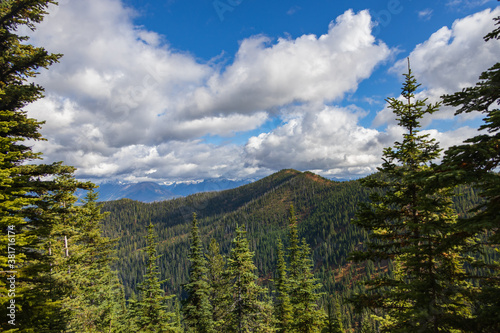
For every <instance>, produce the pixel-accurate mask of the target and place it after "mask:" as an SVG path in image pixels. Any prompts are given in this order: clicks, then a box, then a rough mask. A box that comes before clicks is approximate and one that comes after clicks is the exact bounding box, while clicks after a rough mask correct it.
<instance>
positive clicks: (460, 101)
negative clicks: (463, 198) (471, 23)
mask: <svg viewBox="0 0 500 333" xmlns="http://www.w3.org/2000/svg"><path fill="white" fill-rule="evenodd" d="M494 20H495V21H496V23H495V24H496V25H497V26H500V17H497V18H495V19H494ZM485 40H486V41H489V42H490V43H492V42H498V40H500V27H497V28H496V29H494V30H493V31H492V32H491V33H489V34H488V35H486V36H485ZM479 80H480V81H479V82H478V83H476V85H475V86H474V87H468V88H464V89H463V90H462V91H461V92H457V93H455V94H453V95H446V96H443V100H444V103H445V104H447V105H450V106H455V107H459V108H458V110H457V111H456V114H457V115H458V114H461V113H469V112H480V113H482V114H484V116H485V117H484V119H483V120H484V124H483V125H482V126H481V127H480V128H479V130H482V131H486V132H487V133H484V132H483V133H484V134H479V135H477V136H475V137H473V138H470V139H468V140H466V141H465V142H464V144H462V145H459V146H453V147H451V148H450V149H448V150H447V151H446V154H445V158H444V159H443V165H442V173H443V176H442V178H443V180H442V181H443V182H449V183H451V182H453V183H458V184H474V186H475V187H477V188H478V189H479V190H480V192H479V195H480V196H481V197H482V198H483V199H484V200H483V201H482V203H481V204H480V205H478V206H477V207H475V208H474V209H472V210H471V211H470V212H471V213H473V214H469V215H468V216H467V218H464V219H462V220H460V221H459V225H458V229H459V230H460V231H461V232H462V233H464V234H468V235H471V236H479V237H480V238H481V239H484V240H485V241H484V242H483V243H484V244H483V246H481V247H477V246H476V247H473V248H472V249H471V251H472V252H473V253H474V254H475V257H476V261H475V262H474V263H473V267H475V268H479V269H480V271H479V274H474V280H475V281H474V282H475V283H476V284H478V285H480V286H481V288H480V292H477V293H475V294H474V296H475V299H474V301H475V302H474V303H475V313H474V320H473V324H472V325H473V326H472V327H473V329H474V331H475V332H497V331H500V321H499V320H498V318H500V263H499V262H498V261H496V262H494V261H491V260H488V257H489V256H488V252H492V251H494V249H496V250H498V246H499V245H500V232H499V230H500V195H499V194H500V174H499V173H498V167H499V165H500V108H499V107H498V106H499V104H500V62H498V63H496V64H495V65H493V67H491V68H490V69H488V70H487V71H485V72H483V73H482V74H481V76H480V77H479ZM492 249H493V250H492Z"/></svg>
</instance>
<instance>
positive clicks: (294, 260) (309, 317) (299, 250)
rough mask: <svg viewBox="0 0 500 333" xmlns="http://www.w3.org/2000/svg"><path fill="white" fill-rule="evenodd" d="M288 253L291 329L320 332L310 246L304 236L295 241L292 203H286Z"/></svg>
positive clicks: (317, 286) (322, 316) (321, 319)
mask: <svg viewBox="0 0 500 333" xmlns="http://www.w3.org/2000/svg"><path fill="white" fill-rule="evenodd" d="M288 252H289V257H290V275H289V276H290V277H289V283H290V289H289V290H290V291H289V295H290V302H291V305H292V308H293V315H292V318H293V322H292V323H291V326H292V329H293V330H294V332H303V333H312V332H321V328H322V327H323V325H324V319H325V314H324V312H323V310H321V309H320V308H319V306H318V300H319V298H320V297H321V293H320V292H319V291H318V290H319V289H320V288H321V284H319V283H318V279H316V278H315V277H314V274H313V273H312V268H313V263H312V260H311V258H310V256H311V250H310V249H309V245H308V244H307V243H306V241H305V239H303V240H302V244H300V243H299V237H298V229H297V218H296V217H295V212H294V209H293V206H290V216H289V247H288Z"/></svg>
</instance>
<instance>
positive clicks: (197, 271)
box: [183, 214, 214, 333]
mask: <svg viewBox="0 0 500 333" xmlns="http://www.w3.org/2000/svg"><path fill="white" fill-rule="evenodd" d="M188 258H189V261H190V263H191V267H190V268H189V283H187V284H186V285H184V290H185V291H186V292H187V294H188V297H187V299H186V301H185V302H184V306H183V312H184V321H185V323H186V326H187V327H188V328H189V329H191V330H192V331H193V332H199V333H210V332H214V325H213V320H212V306H211V304H210V302H209V294H210V289H209V284H208V281H207V272H208V270H207V266H206V265H207V263H206V260H205V257H204V255H203V249H202V245H201V239H200V235H199V230H198V221H197V220H196V214H193V222H192V224H191V249H190V251H189V257H188Z"/></svg>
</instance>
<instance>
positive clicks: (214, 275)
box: [207, 238, 230, 329]
mask: <svg viewBox="0 0 500 333" xmlns="http://www.w3.org/2000/svg"><path fill="white" fill-rule="evenodd" d="M207 268H208V269H207V277H208V286H209V300H210V304H211V309H212V322H213V324H214V327H215V329H219V328H221V327H224V323H225V318H226V316H227V313H228V306H229V302H230V295H229V282H228V279H227V276H226V274H224V272H225V270H226V262H225V259H224V256H222V254H221V253H220V248H219V243H217V241H216V240H215V239H214V238H212V240H211V241H210V246H209V247H208V253H207Z"/></svg>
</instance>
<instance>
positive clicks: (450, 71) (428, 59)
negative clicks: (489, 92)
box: [374, 7, 500, 126]
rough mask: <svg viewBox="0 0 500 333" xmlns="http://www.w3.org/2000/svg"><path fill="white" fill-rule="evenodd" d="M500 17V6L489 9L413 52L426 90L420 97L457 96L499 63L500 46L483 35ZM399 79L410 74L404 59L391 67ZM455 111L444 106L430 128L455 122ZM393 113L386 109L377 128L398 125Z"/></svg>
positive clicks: (414, 64)
mask: <svg viewBox="0 0 500 333" xmlns="http://www.w3.org/2000/svg"><path fill="white" fill-rule="evenodd" d="M499 15H500V7H497V8H496V9H493V10H491V9H487V10H484V11H482V12H479V13H476V14H474V15H470V16H467V17H465V18H463V19H459V20H456V21H455V22H454V23H453V25H452V27H451V28H448V27H442V28H441V29H439V30H438V31H436V32H435V33H433V34H432V35H431V37H430V38H429V39H428V40H427V41H425V42H424V43H422V44H419V45H417V46H416V47H415V49H414V50H413V51H412V52H411V53H410V55H409V58H410V62H411V69H412V72H413V74H414V75H415V77H416V79H417V81H418V82H419V83H421V84H422V88H423V90H422V91H420V92H419V94H418V95H417V98H420V99H424V98H428V100H429V102H438V101H440V100H441V98H440V97H441V96H442V95H444V94H453V93H454V92H456V91H461V90H462V89H463V88H465V87H469V86H473V85H475V83H476V82H477V81H478V78H479V75H480V74H481V73H482V72H483V71H485V70H487V69H488V68H489V67H491V66H492V65H493V64H495V63H496V62H497V61H498V54H500V43H498V42H497V41H491V42H485V41H484V40H483V36H485V35H486V34H487V33H488V32H490V31H492V30H493V28H494V21H493V18H494V17H497V16H499ZM391 71H392V72H393V73H397V75H398V76H399V75H400V74H402V73H406V72H408V69H407V60H406V59H401V60H399V61H398V62H396V64H395V65H394V66H393V67H392V68H391ZM477 116H478V115H476V114H466V115H461V116H460V119H461V121H465V120H470V119H471V118H472V117H477ZM453 117H454V109H452V108H449V107H442V108H441V111H440V112H437V113H435V114H434V115H432V116H430V117H429V118H427V119H426V120H425V122H424V123H423V125H429V124H430V123H431V122H432V120H435V119H451V118H453ZM393 118H394V117H393V116H392V111H391V110H389V109H387V108H385V109H384V110H382V111H381V112H379V113H378V115H377V117H376V118H375V120H374V125H375V126H381V125H383V124H385V123H391V122H392V123H394V120H391V119H393Z"/></svg>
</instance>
